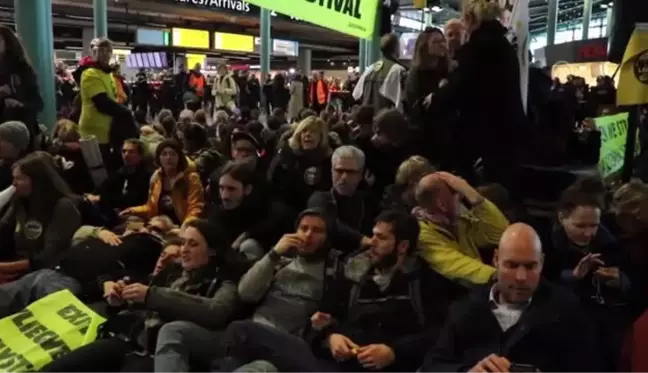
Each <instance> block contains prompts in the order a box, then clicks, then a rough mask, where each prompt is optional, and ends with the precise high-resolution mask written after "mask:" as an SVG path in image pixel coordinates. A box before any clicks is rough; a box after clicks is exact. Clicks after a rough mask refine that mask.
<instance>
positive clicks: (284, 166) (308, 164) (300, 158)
mask: <svg viewBox="0 0 648 373" xmlns="http://www.w3.org/2000/svg"><path fill="white" fill-rule="evenodd" d="M268 181H269V182H270V183H271V184H272V188H273V189H274V191H275V193H277V195H278V196H279V197H280V198H281V199H282V201H284V202H285V203H286V204H288V205H289V206H290V207H292V208H294V209H295V210H297V211H301V210H303V209H304V208H305V207H306V205H307V203H308V198H309V197H310V195H311V194H312V193H313V192H315V191H318V190H329V189H330V188H331V184H332V183H331V157H330V149H317V150H313V151H308V152H302V151H295V150H293V149H292V148H290V147H288V146H285V147H284V148H283V149H281V150H280V151H279V153H278V154H277V155H276V156H275V158H274V159H273V160H272V162H271V163H270V167H269V169H268Z"/></svg>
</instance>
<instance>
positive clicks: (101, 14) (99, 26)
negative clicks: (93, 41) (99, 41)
mask: <svg viewBox="0 0 648 373" xmlns="http://www.w3.org/2000/svg"><path fill="white" fill-rule="evenodd" d="M15 1H17V0H15ZM106 3H107V0H93V2H92V5H93V6H92V9H93V11H94V36H95V38H106V37H108V6H107V4H106Z"/></svg>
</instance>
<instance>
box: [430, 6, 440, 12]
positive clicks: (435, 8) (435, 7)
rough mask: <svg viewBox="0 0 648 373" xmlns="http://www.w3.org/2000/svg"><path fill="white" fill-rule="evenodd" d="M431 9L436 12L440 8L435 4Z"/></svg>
mask: <svg viewBox="0 0 648 373" xmlns="http://www.w3.org/2000/svg"><path fill="white" fill-rule="evenodd" d="M432 11H433V12H434V13H438V12H440V11H441V8H440V7H438V6H436V5H435V6H433V7H432Z"/></svg>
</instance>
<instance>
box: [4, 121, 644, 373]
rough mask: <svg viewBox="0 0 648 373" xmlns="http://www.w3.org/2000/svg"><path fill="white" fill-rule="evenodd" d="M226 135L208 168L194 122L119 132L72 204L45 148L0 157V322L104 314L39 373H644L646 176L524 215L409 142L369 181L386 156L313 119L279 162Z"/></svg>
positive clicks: (580, 184)
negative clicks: (51, 310) (82, 311)
mask: <svg viewBox="0 0 648 373" xmlns="http://www.w3.org/2000/svg"><path fill="white" fill-rule="evenodd" d="M185 115H188V114H187V113H185ZM384 115H385V113H381V114H378V116H379V118H376V120H385V118H384V117H382V116H384ZM389 115H391V116H394V115H396V114H394V113H391V114H389ZM6 125H9V126H14V127H15V126H18V127H19V128H20V123H19V122H18V123H17V124H16V122H12V123H9V124H0V129H1V128H2V127H3V126H6ZM194 125H196V126H200V125H199V124H196V123H193V122H190V125H189V126H188V127H185V130H186V129H187V128H191V126H194ZM223 125H231V126H232V128H231V129H229V130H227V132H226V133H227V135H226V136H227V138H226V139H224V140H225V143H226V144H225V145H226V146H225V148H227V149H228V152H227V153H225V154H223V153H220V152H216V151H215V150H213V148H211V147H210V146H209V145H206V144H208V143H209V141H204V134H205V133H206V131H205V130H204V129H203V128H202V127H201V128H200V129H197V128H193V129H191V130H187V131H184V135H183V138H184V139H185V141H187V139H190V141H189V142H190V145H187V144H186V143H185V142H182V143H180V142H178V141H177V140H176V139H174V138H168V139H164V140H163V141H161V142H159V144H158V145H157V147H155V149H154V152H153V153H151V152H150V151H149V148H148V147H147V146H146V145H145V144H144V142H142V141H141V140H139V139H132V140H127V141H125V142H124V144H123V146H122V151H121V157H122V164H123V166H122V167H121V168H119V169H118V170H116V171H114V172H112V173H110V175H109V177H108V179H107V180H106V181H105V182H104V185H102V186H100V187H99V188H96V189H93V190H88V191H86V192H85V194H83V195H78V194H75V193H74V192H73V191H72V189H71V188H70V187H69V181H67V180H69V179H67V178H66V176H67V175H68V174H66V170H65V169H64V168H63V167H62V166H61V164H62V162H60V161H57V158H56V157H57V156H53V155H50V154H49V153H46V152H41V151H37V152H32V153H29V154H26V155H22V156H21V155H18V156H15V155H14V157H15V158H12V157H7V159H8V160H11V159H15V160H11V161H8V162H7V165H8V166H9V167H10V168H11V169H10V170H11V173H12V180H13V181H12V182H11V184H7V185H5V187H7V189H6V190H5V191H4V192H3V193H10V194H11V196H10V198H9V199H8V200H7V201H6V202H4V205H3V206H2V209H1V210H2V214H1V219H0V234H2V236H3V240H2V246H1V247H0V253H1V254H2V261H1V262H0V280H1V282H2V283H1V284H0V316H8V315H11V314H13V313H15V312H19V311H20V310H22V309H23V308H24V307H26V306H28V305H29V304H31V303H32V302H34V301H37V300H38V299H40V298H42V297H44V296H46V295H48V294H52V293H54V292H56V291H58V290H62V289H69V290H70V291H72V292H73V293H74V294H75V295H76V296H77V297H78V298H79V299H81V300H82V301H84V302H86V303H87V304H89V305H90V306H91V307H92V308H93V309H94V310H96V311H97V312H99V313H100V314H102V315H104V316H106V318H107V320H108V321H107V322H106V323H105V324H104V325H103V326H102V327H101V328H100V332H99V336H98V338H97V340H95V341H94V342H92V343H90V344H88V345H86V346H83V347H81V348H79V349H77V350H75V351H72V352H71V353H69V354H67V355H65V356H63V357H60V358H58V359H56V360H54V361H52V362H51V363H50V364H48V365H47V366H46V367H44V368H43V371H81V370H83V371H120V370H124V371H164V372H175V371H177V372H186V371H201V370H216V371H233V370H235V371H363V370H388V371H396V370H397V371H416V370H417V369H422V370H423V371H462V370H471V371H488V372H496V371H519V370H520V369H528V368H529V367H531V368H533V369H538V370H541V371H557V370H564V371H584V370H594V369H596V370H606V371H611V370H616V368H617V367H621V366H622V367H625V369H632V370H636V369H639V368H637V367H642V366H645V363H644V362H643V360H642V359H643V357H642V356H643V355H642V353H641V348H642V347H641V346H644V345H645V344H643V343H642V339H641V338H642V331H643V329H644V326H643V324H646V323H645V316H641V315H642V313H643V312H644V310H645V309H646V301H645V299H646V298H645V297H646V294H645V292H646V289H647V281H646V275H645V273H646V269H648V268H646V266H647V265H648V264H647V263H648V260H646V255H645V250H646V243H647V242H648V240H647V239H646V232H647V231H648V220H647V216H648V187H647V186H646V185H645V184H643V183H641V182H639V181H633V182H631V183H628V184H625V185H623V186H621V187H618V188H616V189H615V190H613V191H611V190H609V189H608V188H607V187H606V185H605V184H604V183H603V182H602V181H601V180H600V179H598V178H596V177H587V178H582V179H579V180H577V181H576V182H575V183H573V184H572V185H571V186H569V187H568V188H567V189H566V190H564V191H563V192H562V195H561V198H560V200H559V201H558V203H557V205H556V210H555V212H554V214H553V217H552V218H541V217H531V216H529V215H528V214H526V213H525V212H524V208H523V206H519V205H518V204H517V203H516V202H515V201H513V200H511V199H510V198H509V195H508V193H507V190H506V189H504V188H503V187H502V186H500V185H497V184H487V185H479V186H475V185H471V184H470V183H468V182H467V181H466V180H465V179H463V178H462V177H460V176H458V175H456V174H453V173H451V172H448V171H442V170H440V169H439V167H438V166H437V165H435V164H434V163H433V162H431V161H429V160H427V159H426V158H424V157H422V156H420V155H418V154H416V153H415V149H412V152H409V153H405V156H404V159H403V161H402V162H400V163H399V164H397V165H396V166H394V167H391V166H390V167H391V168H392V171H391V172H393V174H392V176H391V177H390V178H389V179H383V181H382V182H381V183H378V180H377V179H378V177H377V176H376V175H385V174H384V169H381V170H378V169H376V168H375V167H377V166H376V165H375V163H372V162H371V161H370V160H369V158H368V157H370V156H371V155H370V154H377V153H380V152H383V151H386V150H385V149H384V148H381V144H382V143H381V142H380V141H370V142H369V143H367V144H364V145H365V146H369V147H371V148H370V149H369V150H367V151H365V150H363V148H362V147H361V146H360V145H359V144H357V143H355V142H353V140H350V141H349V142H347V143H345V144H342V145H339V146H335V145H331V142H329V141H328V140H329V139H330V137H329V135H328V132H327V131H328V130H327V128H328V126H327V125H326V124H325V123H324V121H322V120H321V119H319V118H318V117H316V116H313V115H311V116H307V117H306V118H304V119H303V120H302V121H301V122H298V123H295V124H293V126H292V129H294V130H292V129H290V130H289V131H292V133H291V134H290V136H288V138H287V142H286V144H285V145H284V146H283V147H281V148H280V149H279V150H278V151H277V152H276V154H275V155H272V154H268V153H267V152H266V151H265V149H264V148H263V147H264V143H263V140H261V139H258V138H256V137H255V136H253V135H252V134H250V133H249V132H247V131H246V130H245V129H244V128H241V127H238V126H237V125H233V124H223ZM375 130H376V131H378V128H377V127H376V128H375ZM2 133H3V132H2V131H0V136H2ZM25 133H27V132H25ZM286 133H290V132H286ZM374 137H375V136H374ZM0 140H2V139H0ZM197 144H202V145H201V146H206V147H208V151H209V152H208V153H209V155H208V156H209V157H211V155H214V154H217V157H218V158H214V159H210V160H209V161H205V160H204V159H203V160H200V158H201V155H200V154H207V153H205V152H204V151H202V150H200V149H198V148H197V147H199V146H197ZM365 149H366V148H365ZM388 149H389V150H387V151H388V152H391V151H393V150H394V148H393V147H392V146H390V147H389V148H388ZM196 154H199V155H198V156H197V157H196V156H195V155H196ZM285 154H289V155H285ZM389 154H391V153H389ZM9 155H10V156H11V155H12V154H9ZM271 156H272V157H273V159H271V160H269V159H267V157H271ZM384 156H385V157H388V155H387V154H385V155H384ZM199 164H202V166H199ZM207 164H211V165H213V166H205V165H207ZM3 167H6V166H4V164H3ZM381 173H382V174H381ZM77 175H82V174H81V173H79V174H77ZM80 177H89V173H86V174H83V175H82V176H80ZM381 177H384V176H381ZM203 180H204V181H205V182H206V185H204V184H203ZM327 180H328V181H327ZM635 320H636V323H635Z"/></svg>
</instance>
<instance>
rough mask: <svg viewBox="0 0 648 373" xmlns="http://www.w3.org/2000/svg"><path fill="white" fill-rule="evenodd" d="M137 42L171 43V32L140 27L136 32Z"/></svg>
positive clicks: (159, 44) (162, 44) (158, 44)
mask: <svg viewBox="0 0 648 373" xmlns="http://www.w3.org/2000/svg"><path fill="white" fill-rule="evenodd" d="M135 43H137V44H142V45H156V46H161V47H162V46H168V45H169V32H168V31H164V30H155V29H149V28H138V29H137V32H136V33H135Z"/></svg>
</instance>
